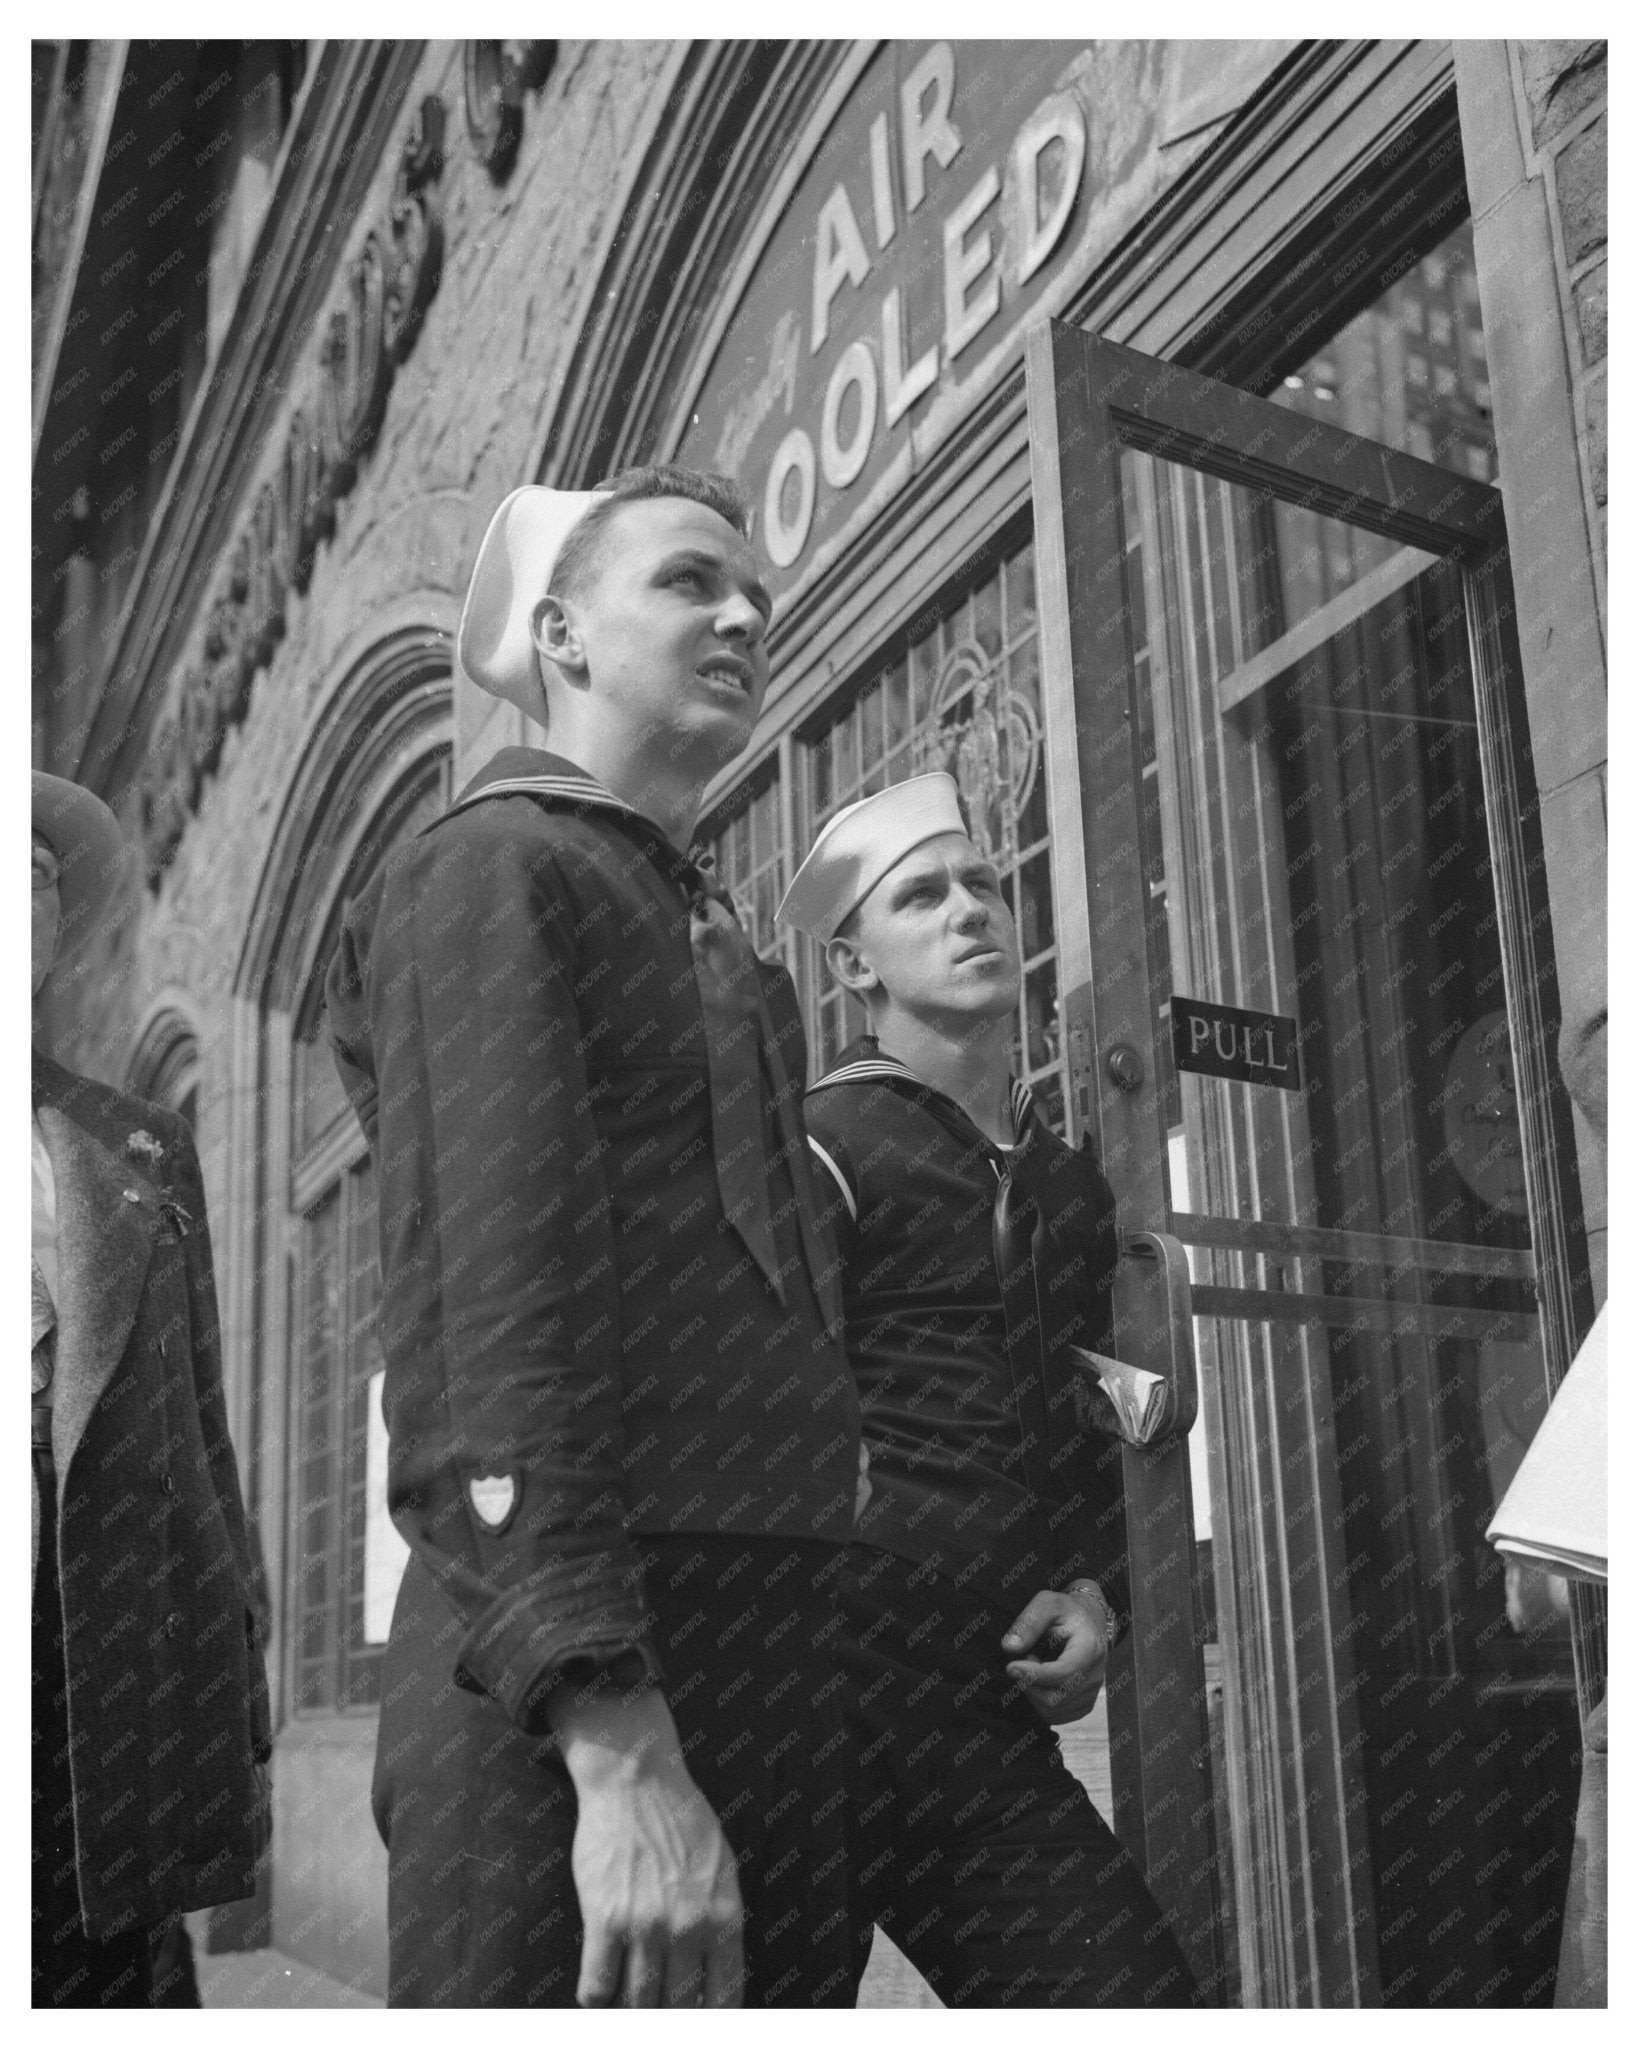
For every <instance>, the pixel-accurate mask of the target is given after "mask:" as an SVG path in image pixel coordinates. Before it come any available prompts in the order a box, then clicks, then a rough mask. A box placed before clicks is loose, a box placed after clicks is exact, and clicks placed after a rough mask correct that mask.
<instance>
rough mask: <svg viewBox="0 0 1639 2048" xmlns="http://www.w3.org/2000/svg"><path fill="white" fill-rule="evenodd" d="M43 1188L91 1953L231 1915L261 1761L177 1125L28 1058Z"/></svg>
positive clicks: (253, 1673)
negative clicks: (202, 1910)
mask: <svg viewBox="0 0 1639 2048" xmlns="http://www.w3.org/2000/svg"><path fill="white" fill-rule="evenodd" d="M34 1108H35V1113H36V1115H37V1116H38V1118H39V1123H40V1131H41V1135H42V1137H43V1138H44V1140H45V1145H46V1149H47V1151H48V1152H49V1153H50V1155H51V1164H52V1171H53V1175H54V1178H55V1181H56V1191H57V1252H58V1285H57V1291H56V1310H57V1336H56V1361H55V1373H54V1377H53V1382H52V1418H51V1448H52V1458H53V1462H54V1464H55V1467H56V1473H57V1518H56V1527H55V1529H45V1530H42V1528H41V1526H40V1522H41V1515H40V1493H39V1487H38V1485H36V1487H35V1492H34V1553H33V1556H34V1564H35V1566H36V1568H37V1567H38V1563H39V1555H40V1544H41V1542H42V1541H45V1542H55V1543H56V1545H57V1563H58V1573H59V1580H60V1584H61V1587H62V1597H63V1620H64V1658H65V1663H66V1668H67V1674H68V1722H69V1730H70V1734H69V1762H70V1770H71V1772H72V1777H73V1785H74V1832H75V1852H76V1861H77V1865H78V1872H79V1885H80V1903H81V1910H82V1912H83V1914H84V1918H85V1924H86V1927H87V1929H88V1931H89V1932H90V1933H92V1934H93V1935H99V1936H100V1935H108V1934H112V1933H116V1932H118V1931H119V1930H121V1929H122V1928H125V1927H128V1926H131V1925H134V1924H143V1923H148V1924H152V1923H154V1922H156V1921H159V1920H162V1919H164V1918H165V1917H166V1916H167V1915H169V1914H172V1913H177V1912H186V1911H191V1910H192V1909H194V1908H195V1907H199V1906H207V1905H212V1904H215V1903H217V1902H219V1901H221V1900H225V1899H235V1898H242V1897H244V1896H245V1895H246V1894H247V1893H249V1892H250V1891H251V1890H252V1889H253V1888H254V1879H255V1864H256V1858H257V1855H258V1853H259V1850H260V1847H261V1846H262V1845H263V1843H264V1842H265V1839H266V1827H267V1812H266V1778H265V1774H263V1773H261V1772H259V1771H258V1770H257V1768H256V1766H257V1765H259V1764H265V1763H266V1761H267V1759H268V1757H269V1755H270V1754H271V1747H272V1745H271V1738H270V1731H269V1722H268V1700H267V1682H266V1675H265V1672H264V1670H263V1665H262V1656H261V1651H260V1649H259V1648H258V1646H257V1635H258V1621H257V1613H256V1608H255V1605H254V1596H253V1590H252V1585H253V1582H252V1578H251V1564H250V1553H249V1549H248V1545H247V1542H246V1534H245V1518H244V1508H243V1504H242V1501H241V1497H240V1492H239V1476H238V1471H237V1468H236V1466H235V1463H234V1455H233V1445H232V1442H231V1440H230V1438H229V1435H228V1421H227V1406H226V1402H225V1400H224V1397H223V1391H222V1368H221V1360H220V1355H219V1349H218V1345H219V1338H218V1329H217V1314H216V1288H215V1281H214V1278H213V1274H212V1268H211V1252H210V1235H209V1232H208V1230H207V1228H206V1222H205V1194H204V1188H203V1185H202V1184H201V1181H200V1175H199V1161H198V1157H197V1155H196V1153H195V1151H194V1145H193V1139H192V1137H191V1135H190V1133H189V1131H188V1127H187V1125H186V1124H184V1123H183V1121H182V1119H181V1118H180V1117H178V1116H175V1115H173V1114H172V1113H171V1112H170V1111H168V1110H163V1109H159V1108H156V1107H155V1106H154V1105H153V1104H151V1103H146V1102H139V1101H137V1100H135V1099H134V1098H133V1097H131V1096H127V1095H121V1094H119V1093H118V1092H117V1091H116V1090H114V1089H112V1088H107V1087H104V1086H103V1085H102V1083H100V1082H97V1081H90V1080H86V1079H84V1078H83V1077H81V1076H80V1075H76V1074H71V1073H69V1072H68V1071H67V1070H66V1069H65V1068H63V1067H61V1066H59V1065H58V1064H57V1063H56V1061H54V1060H51V1059H47V1058H45V1057H44V1056H43V1055H41V1054H39V1053H36V1054H35V1056H34Z"/></svg>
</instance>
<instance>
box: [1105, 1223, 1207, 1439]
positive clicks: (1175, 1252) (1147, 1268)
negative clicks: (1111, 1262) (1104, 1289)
mask: <svg viewBox="0 0 1639 2048" xmlns="http://www.w3.org/2000/svg"><path fill="white" fill-rule="evenodd" d="M1121 1255H1122V1264H1123V1265H1124V1266H1127V1267H1129V1268H1132V1267H1136V1268H1137V1269H1138V1270H1137V1271H1136V1272H1135V1273H1133V1275H1132V1281H1130V1282H1129V1283H1128V1284H1129V1285H1131V1284H1133V1282H1136V1284H1137V1285H1138V1286H1139V1287H1140V1288H1141V1289H1142V1290H1143V1292H1144V1294H1145V1295H1146V1296H1149V1295H1150V1293H1151V1290H1156V1291H1158V1292H1159V1294H1160V1299H1159V1300H1158V1301H1157V1300H1148V1299H1147V1300H1145V1302H1144V1304H1143V1310H1144V1313H1143V1315H1142V1317H1141V1327H1143V1328H1144V1329H1145V1330H1146V1332H1147V1333H1148V1340H1149V1341H1148V1342H1147V1344H1146V1345H1145V1347H1144V1350H1145V1354H1146V1355H1144V1356H1142V1357H1136V1356H1134V1353H1133V1349H1132V1348H1131V1347H1130V1346H1128V1345H1126V1344H1124V1343H1123V1342H1122V1340H1121V1339H1120V1337H1119V1335H1118V1338H1117V1349H1118V1351H1120V1353H1121V1355H1122V1356H1123V1357H1125V1358H1129V1359H1131V1361H1132V1363H1133V1364H1135V1365H1142V1366H1143V1367H1144V1368H1145V1369H1146V1370H1147V1371H1149V1372H1156V1373H1160V1374H1161V1376H1162V1378H1163V1379H1165V1380H1167V1381H1169V1382H1170V1384H1171V1386H1172V1415H1171V1418H1170V1420H1169V1421H1168V1424H1167V1430H1166V1434H1167V1435H1168V1436H1183V1435H1184V1434H1185V1432H1186V1431H1187V1430H1188V1429H1189V1428H1190V1426H1191V1424H1192V1423H1193V1422H1194V1420H1195V1414H1196V1410H1197V1408H1198V1407H1199V1405H1200V1393H1199V1387H1198V1385H1197V1381H1196V1376H1195V1315H1194V1309H1193V1307H1192V1304H1191V1297H1190V1278H1189V1258H1188V1255H1187V1254H1186V1253H1185V1251H1184V1247H1183V1245H1182V1243H1181V1242H1180V1241H1179V1239H1177V1238H1176V1237H1174V1236H1173V1235H1172V1233H1171V1232H1170V1231H1166V1230H1129V1231H1124V1232H1123V1233H1122V1237H1121ZM1119 1279H1120V1276H1119V1275H1118V1284H1119ZM1116 1305H1117V1309H1118V1311H1119V1310H1120V1309H1121V1308H1122V1306H1123V1304H1122V1303H1121V1301H1120V1300H1119V1298H1118V1300H1117V1304H1116Z"/></svg>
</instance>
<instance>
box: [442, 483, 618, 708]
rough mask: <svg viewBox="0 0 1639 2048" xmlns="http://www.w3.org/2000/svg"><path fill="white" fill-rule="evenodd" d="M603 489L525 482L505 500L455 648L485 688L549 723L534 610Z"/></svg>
mask: <svg viewBox="0 0 1639 2048" xmlns="http://www.w3.org/2000/svg"><path fill="white" fill-rule="evenodd" d="M599 495H600V494H599V493H598V492H596V491H554V490H549V489H548V488H547V487H546V485H544V484H525V485H524V486H523V488H522V489H521V490H516V491H513V492H511V493H510V494H509V495H508V496H507V497H505V498H503V499H502V500H501V504H500V508H499V510H498V511H497V512H496V514H495V517H494V518H493V519H492V520H491V521H490V522H489V530H488V531H487V532H486V533H485V535H484V538H483V541H482V542H481V543H480V545H479V549H478V559H477V561H476V562H475V563H474V564H473V569H472V581H471V582H470V583H469V584H468V585H467V601H466V603H465V604H464V605H463V606H462V607H461V623H460V625H459V626H457V627H456V629H455V653H456V658H457V660H458V661H459V662H460V664H461V666H462V668H463V669H465V670H466V672H467V674H468V676H470V677H471V679H472V680H473V682H475V683H476V684H477V685H478V687H479V689H480V690H487V691H488V692H489V694H490V695H491V696H492V697H504V698H505V699H506V700H507V702H508V703H509V704H516V705H517V707H518V709H519V710H520V711H522V712H523V713H524V714H525V715H526V716H527V717H529V718H533V719H536V720H537V721H539V722H541V723H543V724H544V722H545V716H546V700H545V695H544V692H543V690H542V686H541V670H540V659H539V656H538V655H537V654H536V651H535V642H534V640H533V639H532V638H531V636H530V631H529V615H530V613H531V612H532V611H533V610H534V609H535V607H536V605H537V604H538V603H539V602H540V601H541V599H542V598H543V597H545V595H546V589H547V585H548V584H549V583H550V582H551V581H552V571H553V569H554V567H555V566H556V564H557V560H558V556H559V555H560V554H561V553H562V552H563V544H564V542H565V541H566V540H567V539H568V538H569V535H570V531H571V530H572V528H574V527H575V526H577V525H578V524H579V523H580V520H581V518H582V517H583V515H584V514H585V512H586V511H587V508H588V507H589V506H590V505H591V504H592V502H593V500H594V499H595V498H597V497H598V496H599Z"/></svg>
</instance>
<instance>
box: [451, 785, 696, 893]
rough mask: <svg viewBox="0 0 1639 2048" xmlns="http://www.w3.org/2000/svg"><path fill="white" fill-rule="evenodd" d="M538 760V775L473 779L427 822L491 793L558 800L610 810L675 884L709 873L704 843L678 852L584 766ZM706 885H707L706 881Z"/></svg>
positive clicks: (572, 806)
mask: <svg viewBox="0 0 1639 2048" xmlns="http://www.w3.org/2000/svg"><path fill="white" fill-rule="evenodd" d="M540 758H541V759H543V760H546V761H549V762H550V763H551V766H550V768H548V769H546V770H544V771H542V772H541V773H539V774H533V775H497V776H494V777H493V778H492V779H491V780H490V781H488V782H479V783H477V784H475V785H474V786H473V787H472V788H470V789H468V790H466V791H464V792H463V793H462V794H461V795H460V796H458V797H457V798H456V799H455V801H454V803H452V804H451V805H450V807H449V809H448V810H446V811H441V812H440V813H439V815H438V817H437V818H436V819H435V820H434V821H433V822H434V823H435V824H442V823H443V822H444V820H445V819H446V818H452V817H454V815H455V814H456V812H457V811H465V810H469V809H471V807H472V806H473V805H474V804H478V803H483V802H485V801H486V800H487V799H488V798H490V797H492V796H530V797H535V798H537V799H539V800H541V801H544V802H546V803H549V804H561V805H563V806H564V807H565V808H566V809H569V810H572V811H574V812H576V813H577V814H579V813H583V812H586V811H612V812H613V813H614V814H615V816H617V817H618V818H620V819H622V820H623V821H624V822H625V823H626V824H627V825H629V826H631V827H632V828H634V829H635V831H636V832H637V834H638V836H639V837H640V838H641V839H642V840H644V841H646V842H647V843H648V850H649V852H650V853H651V855H653V856H654V857H656V858H658V860H659V861H660V863H661V865H662V867H663V868H664V870H665V872H666V873H667V874H669V875H670V876H671V877H672V879H673V880H674V881H678V882H681V883H682V884H683V886H684V887H685V888H689V889H695V888H698V887H699V886H700V885H701V880H702V877H710V876H711V874H712V871H713V868H714V865H715V863H714V861H713V859H712V856H711V854H710V853H709V852H708V851H707V850H706V849H705V848H704V847H700V846H691V847H690V848H689V850H688V851H687V852H686V853H681V852H679V851H678V849H677V847H676V846H675V845H674V844H673V843H672V841H671V840H669V839H668V838H667V837H666V835H665V833H664V832H663V831H662V830H661V829H660V827H659V826H658V825H657V824H656V823H655V821H654V819H653V818H650V817H647V816H646V815H645V814H644V813H643V812H642V811H640V810H638V809H636V808H635V807H634V806H633V805H631V804H629V803H627V801H626V799H625V798H624V797H620V796H616V795H615V793H614V791H613V790H612V789H610V788H609V787H608V786H607V785H606V784H604V783H602V782H599V780H598V779H597V777H596V776H595V775H590V774H588V773H587V771H586V770H585V769H584V768H577V767H576V765H575V764H574V762H573V761H566V760H564V758H563V757H562V756H561V755H559V754H543V755H542V756H541V757H540ZM481 772H482V771H480V773H481ZM707 886H708V887H709V886H711V884H710V883H709V881H708V883H707Z"/></svg>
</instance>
